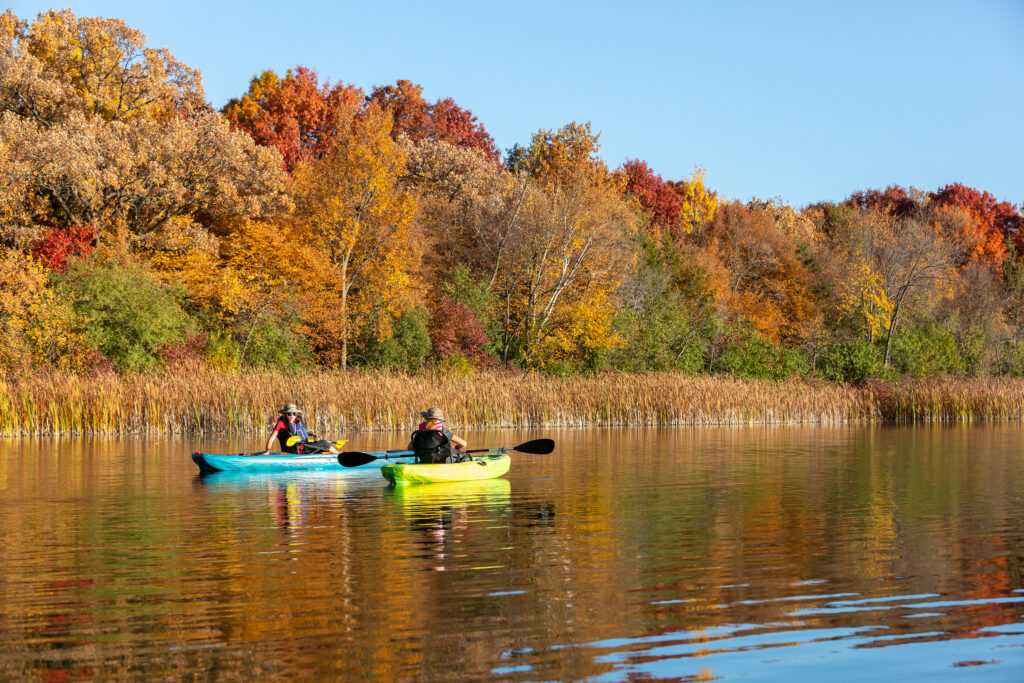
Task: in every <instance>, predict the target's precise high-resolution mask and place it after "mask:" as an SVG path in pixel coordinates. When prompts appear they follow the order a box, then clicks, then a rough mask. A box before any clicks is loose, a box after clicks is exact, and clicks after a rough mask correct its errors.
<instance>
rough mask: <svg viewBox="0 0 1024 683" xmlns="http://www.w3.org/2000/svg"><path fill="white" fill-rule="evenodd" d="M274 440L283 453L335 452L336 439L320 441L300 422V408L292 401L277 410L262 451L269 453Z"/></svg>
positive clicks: (336, 449) (336, 450)
mask: <svg viewBox="0 0 1024 683" xmlns="http://www.w3.org/2000/svg"><path fill="white" fill-rule="evenodd" d="M274 442H277V444H278V445H279V446H280V447H281V450H282V451H283V452H285V453H294V454H296V455H298V454H302V453H337V452H338V444H341V443H344V442H343V441H338V442H336V443H332V442H330V441H320V440H318V437H317V435H316V434H313V433H311V432H309V431H307V430H306V425H304V424H303V423H302V409H301V408H299V407H298V406H297V405H295V404H294V403H285V404H284V405H283V406H281V410H280V411H278V415H277V421H276V422H275V423H274V428H273V429H272V430H271V432H270V438H268V439H267V448H266V450H264V451H263V452H264V453H270V452H271V451H272V450H273V448H274Z"/></svg>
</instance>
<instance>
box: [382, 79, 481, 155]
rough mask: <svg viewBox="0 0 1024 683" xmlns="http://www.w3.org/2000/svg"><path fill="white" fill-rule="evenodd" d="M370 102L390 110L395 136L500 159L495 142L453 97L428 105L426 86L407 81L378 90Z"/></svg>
mask: <svg viewBox="0 0 1024 683" xmlns="http://www.w3.org/2000/svg"><path fill="white" fill-rule="evenodd" d="M368 101H369V102H371V103H375V104H377V105H378V106H380V107H381V108H383V109H384V110H386V111H388V112H389V113H390V114H391V116H392V118H393V121H394V123H393V126H392V135H393V136H395V137H399V136H406V137H408V138H409V139H411V140H412V141H414V142H420V141H422V140H433V141H439V142H448V143H451V144H453V145H457V146H459V147H468V148H470V149H475V150H478V151H480V152H482V153H483V154H484V155H485V156H487V157H488V158H490V159H492V160H495V161H496V160H497V159H498V157H499V156H500V155H499V154H498V149H497V147H495V146H494V139H493V138H491V135H490V133H488V132H487V130H486V129H485V128H484V126H483V124H481V123H480V122H479V121H477V119H476V117H475V116H473V114H472V113H471V112H469V111H467V110H466V109H463V108H462V107H460V106H458V105H457V104H456V103H455V102H454V101H453V100H451V99H450V98H446V99H441V100H437V101H436V102H432V103H431V102H427V101H426V100H425V99H424V97H423V87H422V86H420V85H417V84H415V83H412V82H411V81H407V80H399V81H396V82H395V84H394V85H385V86H380V87H377V88H375V89H374V90H373V92H371V93H370V96H369V98H368Z"/></svg>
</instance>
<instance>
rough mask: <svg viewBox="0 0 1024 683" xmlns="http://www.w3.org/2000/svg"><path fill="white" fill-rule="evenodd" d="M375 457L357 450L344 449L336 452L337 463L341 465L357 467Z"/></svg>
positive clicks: (375, 457)
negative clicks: (341, 451) (342, 451)
mask: <svg viewBox="0 0 1024 683" xmlns="http://www.w3.org/2000/svg"><path fill="white" fill-rule="evenodd" d="M376 459H377V456H376V455H370V454H369V453H361V452H359V451H345V452H344V453H339V454H338V464H339V465H341V466H342V467H359V466H360V465H365V464H366V463H368V462H373V461H374V460H376Z"/></svg>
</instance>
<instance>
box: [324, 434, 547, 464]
mask: <svg viewBox="0 0 1024 683" xmlns="http://www.w3.org/2000/svg"><path fill="white" fill-rule="evenodd" d="M494 450H499V451H517V452H519V453H531V454H533V455H547V454H548V453H550V452H551V451H553V450H555V442H554V440H552V439H534V440H533V441H527V442H526V443H521V444H519V445H518V446H513V447H512V448H498V449H494V448H476V449H474V450H470V451H461V452H462V453H490V452H491V451H494ZM387 452H388V453H410V451H387ZM453 452H459V451H453ZM394 457H399V456H394V455H385V456H380V455H370V454H369V453H363V452H361V451H345V452H344V453H341V454H339V455H338V464H339V465H341V466H342V467H359V466H360V465H365V464H367V463H371V462H373V461H374V460H387V459H389V458H394Z"/></svg>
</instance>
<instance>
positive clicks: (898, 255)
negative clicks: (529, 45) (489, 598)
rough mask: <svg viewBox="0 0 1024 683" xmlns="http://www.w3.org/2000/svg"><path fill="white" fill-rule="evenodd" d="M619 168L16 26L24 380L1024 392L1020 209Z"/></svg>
mask: <svg viewBox="0 0 1024 683" xmlns="http://www.w3.org/2000/svg"><path fill="white" fill-rule="evenodd" d="M599 152H600V148H599V137H598V135H597V134H596V133H595V132H594V131H593V130H592V128H591V126H590V125H589V124H587V123H578V122H571V123H568V124H566V125H564V126H562V127H561V128H558V129H553V130H540V131H538V132H537V133H535V134H534V135H533V136H532V138H531V139H530V140H529V141H528V142H526V143H524V144H522V145H516V146H514V147H512V148H511V149H509V150H506V151H505V152H504V153H502V152H501V151H499V150H498V149H497V147H496V146H495V143H494V140H493V139H492V137H491V136H490V135H489V134H488V132H487V130H486V128H485V127H484V125H483V124H482V123H481V122H480V121H478V120H477V118H476V117H475V116H474V115H473V114H472V113H471V112H470V111H468V110H466V109H464V108H463V107H460V106H459V105H458V104H456V103H455V102H454V101H453V100H452V99H448V98H445V99H439V100H437V101H428V100H427V99H426V98H425V97H424V95H423V90H422V88H421V87H420V86H419V85H416V84H414V83H411V82H409V81H405V80H399V81H398V82H396V83H395V84H394V85H386V86H380V87H377V88H374V89H373V90H372V91H370V92H364V91H363V90H362V89H360V88H357V87H354V86H352V85H348V84H345V83H334V84H332V83H329V82H326V81H323V80H321V79H320V78H319V77H318V75H317V74H316V72H315V71H314V70H312V69H310V68H306V67H302V66H299V67H296V68H294V69H291V70H289V71H288V72H286V73H285V74H283V75H281V74H276V73H274V72H272V71H266V72H264V73H262V74H259V75H257V76H256V77H255V78H253V79H252V81H251V82H250V83H249V86H248V89H247V90H245V92H242V93H241V94H240V95H239V96H238V97H237V98H235V99H233V100H231V101H230V102H229V103H228V104H227V105H226V106H225V107H224V108H223V109H222V110H220V111H216V110H214V109H213V108H212V107H210V106H209V104H207V102H206V100H205V97H204V94H203V89H202V79H201V75H200V73H199V71H198V70H197V69H194V68H192V67H190V66H188V65H186V64H183V63H181V62H180V61H178V60H177V59H176V58H175V57H174V55H173V54H172V53H171V52H169V51H168V50H166V49H156V48H152V47H150V46H148V45H147V44H146V41H145V37H144V36H143V34H142V33H141V32H139V31H138V30H135V29H133V28H131V27H129V26H127V25H126V24H125V23H124V22H123V21H120V20H117V19H100V18H86V17H81V18H80V17H77V16H75V15H74V14H73V13H72V12H70V11H67V10H64V11H50V12H44V13H42V14H40V15H38V16H37V17H36V18H35V19H33V20H31V21H26V20H23V19H21V18H19V17H17V16H16V15H15V14H14V13H13V12H12V11H10V10H8V11H6V12H5V13H4V14H2V15H0V326H2V328H3V329H4V332H5V334H6V342H7V343H6V344H5V345H4V346H3V348H0V368H2V369H3V370H4V371H5V372H8V373H10V372H15V373H16V372H25V371H27V370H28V369H29V368H33V367H35V368H38V367H54V368H61V369H67V370H74V371H94V370H102V369H111V368H112V369H115V370H117V371H145V370H153V369H157V368H160V367H162V366H166V365H169V364H171V365H173V364H176V363H185V362H194V363H202V364H206V365H208V366H211V367H216V368H223V369H234V368H239V367H255V368H277V369H296V370H298V369H301V368H311V367H316V366H319V367H331V368H335V367H336V368H348V367H356V366H361V367H381V368H393V369H400V370H417V369H420V368H424V367H428V366H441V367H443V368H446V369H447V370H449V371H452V372H471V371H472V369H473V368H477V367H509V368H525V369H536V370H541V371H545V372H551V373H560V374H569V373H580V372H595V371H601V370H604V369H618V370H623V371H636V372H641V371H652V370H673V371H679V372H684V373H690V374H698V373H726V374H731V375H736V376H742V377H768V378H782V377H787V376H791V375H804V376H817V377H822V378H826V379H831V380H841V381H859V380H864V379H867V378H870V377H886V376H900V375H912V376H927V375H934V374H952V375H991V374H1010V375H1022V374H1024V343H1022V340H1024V337H1022V331H1024V260H1022V255H1021V248H1022V247H1024V235H1022V234H1021V228H1022V224H1024V218H1022V214H1021V208H1020V207H1019V206H1015V205H1013V204H1012V203H1010V202H1007V201H1000V200H998V199H997V198H995V197H993V196H992V195H991V194H989V193H987V192H984V191H981V190H978V189H975V188H971V187H967V186H965V185H962V184H958V183H952V184H949V185H946V186H944V187H941V188H938V189H936V190H934V191H921V190H917V189H913V188H909V189H908V188H902V187H896V186H893V187H888V188H885V189H880V190H866V191H861V192H856V193H854V194H852V195H851V196H850V197H848V198H847V199H846V200H844V201H841V202H821V203H817V204H812V205H810V206H807V207H803V208H795V207H791V206H787V205H785V204H784V203H782V202H779V201H772V200H768V201H763V200H756V199H755V200H752V201H748V202H740V201H727V200H725V199H723V198H721V197H719V196H718V194H717V193H716V192H714V191H712V190H711V189H709V188H708V187H707V186H706V185H705V181H704V177H703V175H702V173H701V172H699V171H696V172H694V174H693V175H692V176H690V177H688V178H684V179H680V180H675V181H673V180H666V179H664V178H662V177H661V176H659V175H658V174H657V173H656V172H655V171H654V170H652V169H651V168H649V167H648V165H647V164H646V163H645V162H643V161H640V160H632V161H628V162H626V163H625V164H623V165H622V166H621V167H619V168H614V169H613V168H609V167H608V165H607V164H606V163H605V162H604V161H602V159H601V158H600V156H599Z"/></svg>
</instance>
